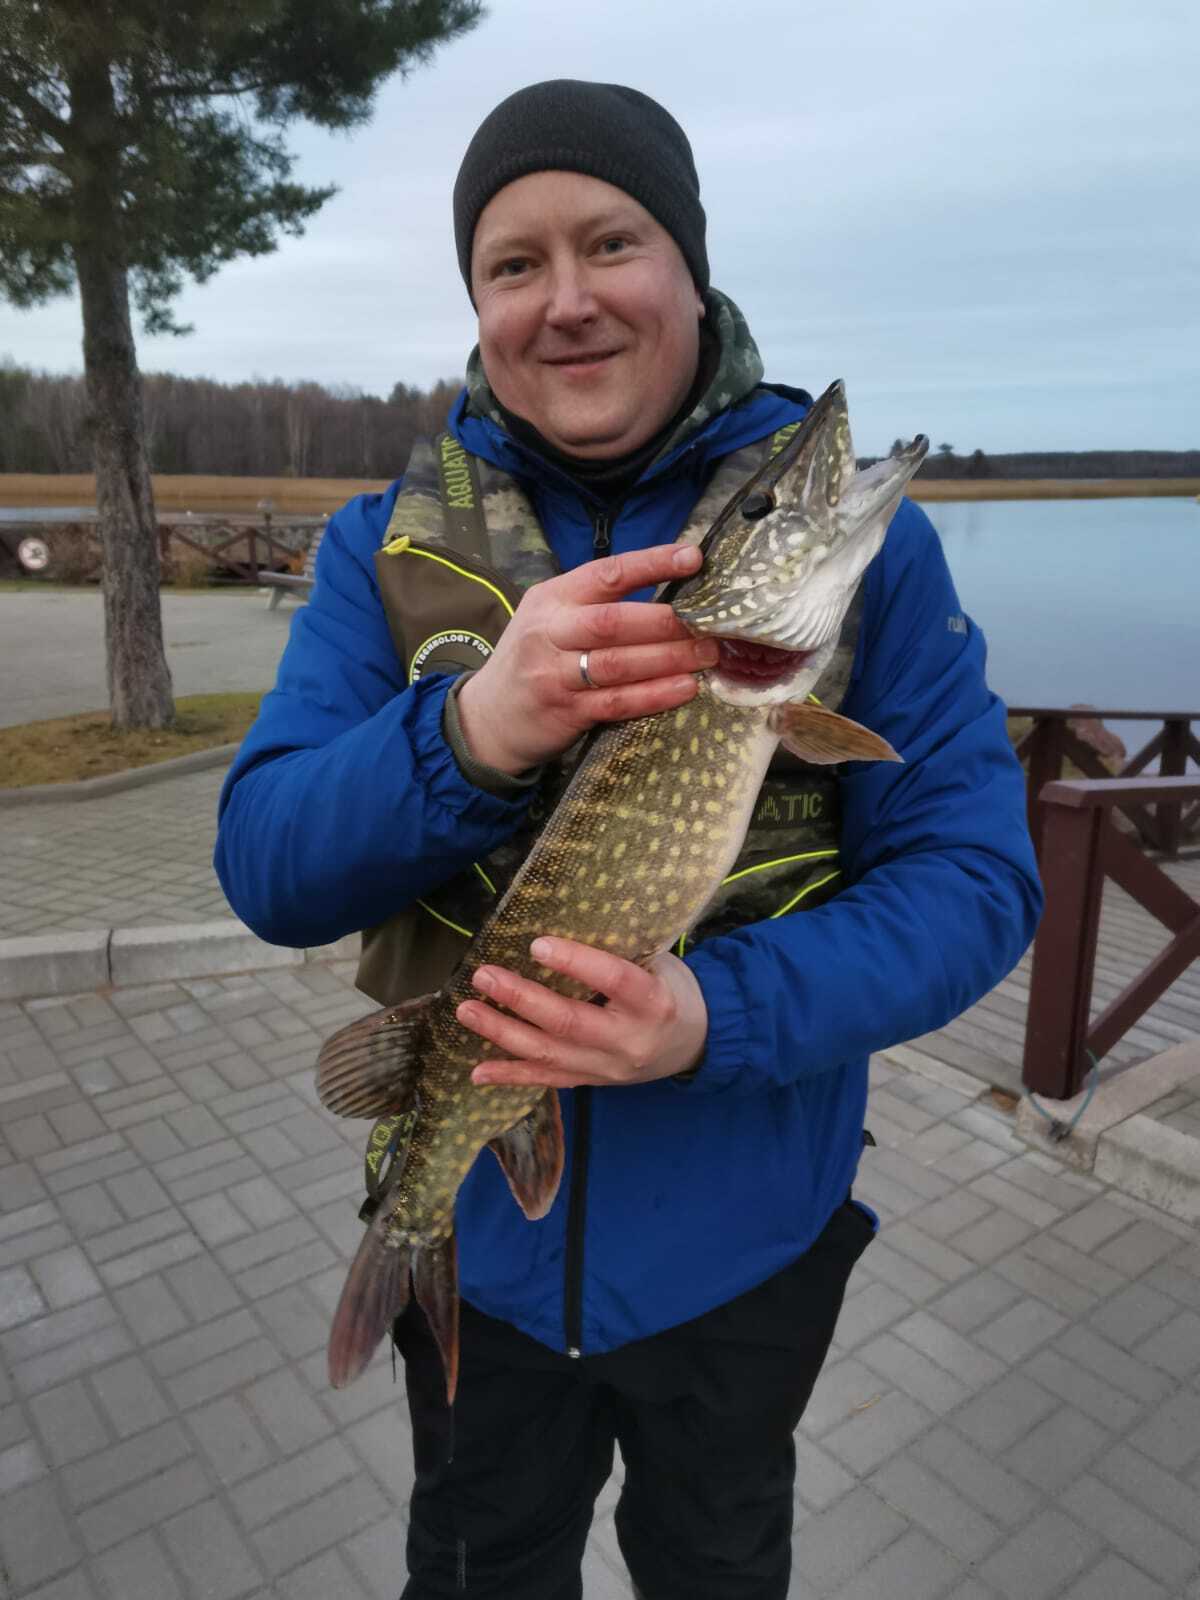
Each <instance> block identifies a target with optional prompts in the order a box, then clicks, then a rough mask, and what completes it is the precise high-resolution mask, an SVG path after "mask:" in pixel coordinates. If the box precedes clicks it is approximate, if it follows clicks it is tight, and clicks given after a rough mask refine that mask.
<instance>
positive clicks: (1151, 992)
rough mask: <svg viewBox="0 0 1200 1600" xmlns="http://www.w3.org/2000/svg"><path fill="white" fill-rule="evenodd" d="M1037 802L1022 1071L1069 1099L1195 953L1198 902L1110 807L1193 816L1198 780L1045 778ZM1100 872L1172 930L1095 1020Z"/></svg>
mask: <svg viewBox="0 0 1200 1600" xmlns="http://www.w3.org/2000/svg"><path fill="white" fill-rule="evenodd" d="M1076 715H1079V713H1076ZM1105 715H1109V713H1105ZM1038 803H1039V811H1040V817H1041V835H1042V837H1041V848H1040V850H1039V859H1040V864H1041V871H1042V882H1043V884H1044V886H1045V890H1046V910H1045V913H1044V915H1043V917H1042V922H1041V926H1040V927H1039V929H1038V934H1037V940H1036V942H1035V943H1034V947H1033V974H1032V979H1031V983H1030V991H1029V1015H1028V1019H1027V1022H1026V1031H1025V1064H1024V1072H1023V1077H1024V1082H1025V1086H1026V1088H1028V1089H1031V1090H1033V1091H1034V1092H1036V1093H1038V1094H1044V1095H1048V1096H1050V1097H1051V1098H1052V1099H1055V1100H1069V1099H1070V1098H1071V1096H1072V1095H1075V1094H1077V1093H1078V1092H1079V1090H1080V1089H1081V1088H1082V1086H1083V1082H1084V1079H1085V1078H1086V1077H1087V1073H1088V1070H1089V1067H1090V1061H1089V1056H1088V1052H1089V1051H1090V1052H1091V1054H1092V1056H1094V1057H1095V1059H1096V1060H1097V1061H1099V1060H1101V1059H1102V1058H1103V1057H1104V1056H1105V1055H1106V1054H1107V1053H1108V1052H1109V1051H1110V1050H1111V1049H1112V1047H1113V1045H1115V1044H1116V1043H1117V1041H1118V1040H1119V1039H1121V1038H1122V1037H1123V1036H1124V1035H1125V1034H1126V1033H1128V1031H1129V1029H1130V1028H1132V1027H1133V1025H1134V1024H1135V1023H1136V1022H1137V1020H1138V1018H1139V1017H1141V1016H1143V1015H1144V1013H1145V1012H1146V1011H1147V1010H1149V1008H1150V1007H1151V1006H1152V1005H1153V1004H1154V1002H1155V1001H1156V1000H1157V999H1158V998H1159V996H1160V995H1162V994H1163V993H1164V991H1165V990H1166V989H1168V988H1169V987H1170V985H1171V984H1172V983H1174V981H1175V979H1176V978H1178V977H1179V975H1180V974H1181V973H1182V972H1184V971H1185V970H1186V969H1187V967H1188V966H1190V964H1191V963H1192V962H1193V961H1195V960H1197V959H1198V958H1200V902H1197V901H1195V900H1193V899H1192V897H1191V895H1189V894H1187V893H1186V892H1185V891H1184V890H1183V889H1181V888H1180V887H1179V885H1178V884H1177V883H1175V882H1174V881H1173V880H1172V879H1171V878H1169V877H1168V876H1167V875H1166V873H1165V872H1163V871H1162V869H1161V868H1160V867H1158V866H1156V865H1155V863H1154V862H1153V861H1151V860H1150V859H1149V857H1148V856H1147V855H1146V854H1145V853H1144V852H1143V850H1142V849H1141V848H1140V847H1139V845H1138V843H1137V842H1136V841H1135V840H1134V839H1132V838H1131V837H1130V836H1128V835H1127V834H1124V833H1121V832H1120V831H1119V830H1118V829H1117V828H1116V827H1114V826H1113V822H1112V812H1113V810H1114V809H1115V808H1117V807H1120V808H1121V809H1122V810H1123V811H1125V812H1126V814H1127V815H1132V816H1138V815H1141V814H1142V813H1143V810H1144V807H1146V806H1147V805H1148V804H1157V805H1158V808H1159V814H1160V816H1161V815H1162V813H1163V811H1164V810H1165V809H1166V808H1167V807H1168V805H1169V806H1170V807H1173V808H1174V810H1175V812H1176V814H1180V813H1182V814H1183V815H1185V816H1187V815H1192V816H1194V815H1195V809H1196V807H1197V805H1198V804H1200V777H1193V778H1183V777H1174V778H1161V777H1160V778H1127V779H1118V778H1113V777H1111V776H1109V777H1106V778H1104V779H1100V780H1092V779H1076V780H1068V781H1065V782H1059V783H1050V784H1047V785H1046V787H1045V788H1043V789H1042V791H1041V794H1040V795H1039V797H1038ZM1189 807H1190V808H1191V810H1190V811H1189V810H1188V809H1187V808H1189ZM1106 877H1108V878H1111V879H1112V880H1113V882H1114V883H1117V884H1119V885H1120V887H1121V888H1122V889H1124V890H1125V892H1126V893H1127V894H1129V895H1132V897H1133V898H1134V899H1135V900H1137V901H1138V902H1139V904H1141V905H1142V906H1144V907H1145V908H1146V910H1147V911H1149V912H1150V914H1151V915H1152V916H1154V917H1156V918H1157V919H1158V921H1159V922H1162V923H1164V924H1165V925H1166V927H1167V928H1168V929H1169V930H1170V932H1171V934H1172V935H1173V937H1172V939H1171V941H1170V943H1169V944H1168V945H1167V946H1166V947H1165V949H1163V950H1161V951H1160V952H1159V953H1158V955H1157V956H1155V957H1154V959H1153V960H1152V961H1151V962H1150V963H1149V965H1148V966H1147V967H1145V968H1144V970H1143V971H1142V972H1141V973H1139V974H1138V976H1137V977H1136V978H1135V979H1134V980H1133V982H1132V983H1130V984H1128V985H1127V986H1126V987H1125V988H1124V989H1123V990H1122V991H1121V993H1120V994H1119V995H1117V997H1116V999H1114V1000H1113V1001H1111V1002H1110V1003H1109V1004H1108V1005H1107V1006H1106V1007H1105V1008H1104V1010H1103V1011H1102V1012H1101V1013H1100V1015H1099V1016H1098V1017H1096V1018H1095V1020H1091V1015H1090V1014H1091V1005H1092V979H1093V974H1094V971H1095V965H1096V938H1097V934H1098V931H1099V924H1100V900H1101V895H1102V891H1103V887H1104V879H1105V878H1106Z"/></svg>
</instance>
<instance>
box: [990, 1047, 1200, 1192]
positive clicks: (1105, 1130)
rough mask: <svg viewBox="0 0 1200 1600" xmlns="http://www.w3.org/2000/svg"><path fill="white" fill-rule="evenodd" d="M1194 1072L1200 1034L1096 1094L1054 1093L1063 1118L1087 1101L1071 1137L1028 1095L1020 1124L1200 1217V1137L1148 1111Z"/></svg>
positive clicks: (1045, 1145)
mask: <svg viewBox="0 0 1200 1600" xmlns="http://www.w3.org/2000/svg"><path fill="white" fill-rule="evenodd" d="M1195 1078H1200V1039H1195V1040H1188V1041H1186V1042H1185V1043H1183V1044H1178V1045H1174V1046H1172V1048H1171V1049H1170V1050H1164V1051H1163V1052H1162V1054H1161V1055H1157V1056H1151V1057H1150V1059H1149V1060H1148V1061H1141V1062H1139V1063H1138V1064H1137V1065H1136V1066H1134V1067H1128V1068H1126V1069H1125V1070H1124V1071H1122V1072H1120V1073H1118V1074H1117V1076H1116V1077H1115V1078H1112V1079H1110V1080H1109V1081H1108V1082H1106V1083H1101V1084H1099V1085H1097V1088H1096V1091H1095V1093H1094V1094H1093V1095H1092V1098H1091V1101H1090V1102H1087V1100H1086V1095H1084V1094H1079V1095H1076V1096H1075V1098H1074V1099H1073V1100H1050V1101H1047V1102H1046V1110H1047V1111H1048V1112H1049V1113H1050V1115H1051V1116H1052V1117H1057V1118H1059V1119H1060V1120H1061V1121H1062V1122H1064V1123H1069V1122H1070V1121H1071V1119H1072V1118H1073V1117H1074V1116H1075V1115H1076V1114H1077V1113H1078V1112H1079V1111H1080V1110H1081V1108H1082V1107H1084V1106H1085V1105H1086V1109H1085V1110H1083V1113H1082V1115H1081V1116H1080V1118H1079V1121H1078V1122H1077V1123H1076V1125H1075V1126H1074V1128H1073V1129H1072V1130H1071V1132H1070V1134H1069V1135H1068V1136H1067V1137H1066V1138H1065V1139H1062V1140H1054V1139H1052V1138H1051V1137H1050V1131H1049V1130H1050V1124H1049V1122H1048V1121H1047V1120H1046V1118H1045V1117H1043V1116H1041V1115H1040V1114H1039V1112H1038V1109H1037V1107H1036V1106H1035V1105H1034V1104H1033V1102H1032V1101H1031V1100H1030V1099H1029V1098H1028V1096H1027V1097H1026V1098H1025V1099H1023V1100H1022V1101H1021V1103H1020V1105H1019V1106H1018V1107H1017V1119H1016V1132H1017V1135H1018V1137H1019V1138H1021V1139H1024V1140H1025V1142H1026V1144H1028V1145H1029V1146H1030V1147H1031V1148H1033V1149H1036V1150H1039V1151H1041V1152H1042V1153H1043V1154H1045V1155H1049V1156H1053V1157H1054V1159H1055V1160H1057V1161H1060V1162H1062V1163H1063V1164H1064V1165H1065V1166H1070V1167H1074V1168H1076V1169H1077V1170H1078V1171H1080V1172H1090V1173H1092V1174H1093V1176H1095V1177H1097V1178H1099V1179H1101V1181H1102V1182H1104V1183H1111V1184H1112V1185H1113V1187H1114V1188H1117V1189H1120V1190H1122V1191H1123V1192H1124V1193H1126V1194H1131V1195H1134V1196H1136V1197H1137V1198H1138V1199H1140V1200H1147V1201H1149V1202H1150V1204H1151V1205H1155V1206H1157V1207H1158V1208H1159V1210H1160V1211H1165V1212H1167V1213H1168V1215H1170V1216H1173V1217H1178V1218H1179V1219H1180V1220H1181V1221H1183V1222H1192V1223H1195V1222H1200V1139H1193V1138H1191V1137H1190V1136H1189V1135H1188V1134H1185V1133H1180V1132H1179V1130H1178V1129H1177V1128H1169V1127H1167V1126H1166V1125H1165V1124H1163V1123H1161V1122H1155V1120H1154V1118H1153V1117H1148V1116H1146V1115H1145V1114H1144V1113H1145V1111H1146V1109H1147V1108H1148V1107H1149V1106H1152V1105H1153V1104H1154V1103H1155V1102H1156V1101H1158V1100H1162V1099H1165V1097H1166V1096H1167V1095H1169V1094H1171V1093H1173V1092H1174V1090H1176V1089H1178V1088H1179V1087H1180V1086H1181V1085H1183V1084H1185V1083H1188V1082H1190V1081H1191V1080H1192V1079H1195Z"/></svg>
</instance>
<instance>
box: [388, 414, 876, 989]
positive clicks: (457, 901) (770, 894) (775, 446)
mask: <svg viewBox="0 0 1200 1600" xmlns="http://www.w3.org/2000/svg"><path fill="white" fill-rule="evenodd" d="M798 426H799V423H798V422H797V423H791V424H789V425H788V426H787V427H785V428H781V429H779V430H778V432H777V433H775V434H773V435H769V436H768V437H767V438H766V439H762V440H759V441H757V442H756V443H754V444H751V445H747V446H745V447H744V448H743V449H741V450H737V451H735V452H734V453H733V454H731V455H729V456H726V457H725V458H724V459H723V460H722V461H721V463H720V464H719V466H718V467H717V470H716V471H715V473H714V474H713V477H712V479H711V480H710V482H709V485H708V487H707V489H706V490H705V491H704V493H703V494H702V495H701V496H700V498H699V500H698V501H697V502H696V504H695V506H694V507H693V510H692V513H691V516H690V518H689V521H688V524H687V527H686V528H685V530H684V531H683V533H682V534H681V536H680V537H681V538H683V539H690V540H691V541H692V542H699V540H700V539H701V538H702V537H703V535H704V534H705V532H707V530H708V528H709V526H710V525H711V523H712V522H713V521H714V520H715V518H716V516H717V514H718V512H719V511H720V510H721V509H722V507H723V506H724V505H725V503H726V501H727V500H729V498H730V497H731V496H732V495H733V494H735V493H736V492H737V491H738V490H739V489H740V488H741V487H742V485H743V484H744V483H745V481H746V480H747V479H748V478H749V477H750V476H751V474H752V473H754V472H756V471H757V470H758V468H759V467H760V466H761V465H762V464H763V462H764V461H765V460H766V459H767V457H768V456H769V455H772V454H774V453H775V451H777V450H779V449H781V448H782V446H783V445H784V443H785V442H786V440H787V438H788V437H789V436H790V434H791V433H793V432H794V431H795V429H796V428H797V427H798ZM375 571H376V576H377V580H378V584H379V592H380V595H381V597H382V600H383V607H384V612H385V614H386V617H387V623H388V628H389V631H390V633H391V637H392V640H393V643H394V644H395V646H396V650H397V653H398V654H399V656H400V659H401V661H402V662H404V664H405V670H406V673H407V676H408V681H409V682H410V683H415V682H416V681H417V679H418V678H420V677H424V676H425V675H426V674H428V673H431V672H446V673H451V674H458V673H462V672H464V671H470V670H473V669H475V668H477V667H480V666H482V665H483V663H484V662H485V661H486V660H487V658H488V656H489V655H490V654H491V653H492V650H493V649H494V648H495V645H496V641H497V640H498V639H499V637H500V635H501V633H502V632H503V631H504V628H505V627H506V626H507V624H508V620H509V618H510V617H511V616H512V615H513V612H514V611H515V610H516V608H517V605H518V603H519V601H520V599H521V596H522V595H523V594H524V592H525V590H526V589H528V588H530V587H531V586H532V585H533V584H535V583H540V582H542V581H544V580H545V579H547V578H552V577H555V576H557V575H558V573H559V571H560V568H559V566H558V562H557V560H556V559H555V556H554V553H553V551H552V550H551V548H550V545H549V543H548V542H547V540H546V536H545V533H544V532H543V530H542V527H541V524H540V523H539V521H538V518H537V515H536V513H535V511H534V509H533V507H532V505H531V504H530V502H529V499H528V497H527V496H526V494H525V492H524V490H523V489H522V488H521V487H520V485H519V483H518V482H517V480H516V479H515V478H513V477H511V476H510V475H509V474H508V473H506V472H503V471H501V469H500V468H498V467H495V466H493V465H492V464H491V463H490V462H489V461H486V460H485V459H484V458H482V457H479V456H474V455H472V454H470V453H469V452H468V451H467V450H465V449H464V448H463V446H462V445H461V444H460V443H459V441H458V440H457V439H456V438H455V437H454V436H453V434H450V433H443V434H441V435H439V436H438V437H437V438H436V439H434V440H432V441H430V440H418V442H417V444H416V445H415V446H414V448H413V452H412V457H411V459H410V461H409V464H408V467H407V469H406V471H405V475H404V482H403V485H402V487H401V489H400V492H399V493H398V495H397V497H396V502H395V507H394V509H393V512H392V516H391V519H390V521H389V523H388V527H387V531H386V533H385V535H384V543H383V546H382V548H381V549H380V550H379V551H378V552H377V553H376V556H375ZM861 616H862V596H861V589H860V590H859V592H858V594H857V595H856V596H855V600H854V602H853V604H852V605H851V607H850V610H849V612H848V613H847V616H846V620H845V622H844V624H843V627H842V632H841V636H840V638H839V640H838V645H837V649H836V651H835V654H834V656H833V659H832V660H831V662H830V664H829V666H828V668H827V669H826V671H825V673H824V674H823V675H822V677H821V679H820V681H819V682H818V683H817V684H816V686H815V687H814V690H813V694H814V695H815V697H816V698H817V699H818V700H819V701H820V703H821V704H822V705H824V706H827V707H828V708H829V709H830V710H833V711H836V710H837V709H838V708H839V706H840V705H841V703H842V699H843V698H844V696H845V693H846V689H847V687H848V685H849V680H850V671H851V667H852V665H853V661H854V651H855V646H856V643H857V638H858V630H859V624H860V620H861ZM570 770H571V759H570V754H569V755H568V757H567V758H566V759H565V760H562V761H557V762H552V763H548V764H547V766H546V768H545V770H544V772H543V775H542V778H541V781H540V784H539V787H538V792H537V793H536V794H535V796H534V798H533V800H532V802H531V804H530V808H529V812H528V815H527V818H526V821H525V822H524V824H523V825H522V826H521V828H519V829H518V831H517V833H516V834H515V835H514V836H513V837H511V838H510V839H508V840H507V841H506V842H505V843H504V844H502V845H501V846H500V847H499V848H498V849H496V850H494V851H493V852H492V853H491V854H490V855H489V856H487V857H486V858H485V859H484V860H482V861H478V862H475V863H474V864H473V866H472V868H471V869H470V870H469V871H466V872H459V873H457V874H455V875H454V876H452V877H451V878H450V879H448V880H447V881H446V882H445V883H443V884H441V885H440V886H439V887H438V888H437V889H436V890H435V891H432V892H431V893H429V894H427V895H426V896H425V897H424V898H423V899H421V900H418V901H416V902H414V903H413V904H411V905H409V906H406V907H405V908H404V909H403V910H402V911H399V912H397V913H396V915H394V916H392V917H390V918H389V919H388V921H387V922H385V923H382V924H380V925H379V926H378V927H375V928H370V929H367V930H365V931H364V934H363V951H362V957H361V960H360V963H359V969H358V978H357V982H358V987H359V988H360V989H362V990H363V991H364V992H365V993H366V994H369V995H371V996H372V997H373V998H374V999H375V1000H377V1001H378V1002H379V1003H380V1004H381V1005H396V1004H398V1003H399V1002H400V1001H402V1000H406V999H409V998H411V997H412V996H414V995H420V994H428V993H430V992H431V991H433V990H435V989H438V988H440V987H441V985H442V984H443V983H444V982H445V981H446V979H447V978H448V977H449V976H450V974H451V973H452V972H453V971H454V969H455V967H456V966H457V965H458V963H459V961H460V960H461V959H462V956H463V953H464V951H465V950H466V948H467V944H468V942H469V941H470V939H471V937H472V936H473V934H474V933H475V931H476V930H477V929H478V928H479V927H480V925H481V924H482V922H483V921H484V919H485V918H486V917H487V916H488V914H489V912H490V911H491V909H492V908H493V906H494V905H495V904H496V902H497V900H498V899H499V897H500V896H501V895H502V894H503V893H504V891H505V889H506V888H507V887H508V884H509V883H510V882H511V880H512V878H513V876H514V875H515V873H516V871H517V869H518V867H519V866H520V865H521V863H522V862H523V861H524V859H525V857H526V856H527V855H528V853H529V849H530V846H531V845H532V843H533V840H534V838H535V836H536V834H537V831H538V829H539V827H540V825H541V823H542V822H543V821H544V819H545V817H546V816H547V815H548V814H549V812H550V811H551V810H552V809H553V807H554V805H555V804H556V803H557V800H558V798H559V796H560V795H561V794H562V791H563V789H564V788H565V787H566V781H567V779H568V777H569V775H570ZM839 834H840V805H839V785H838V777H837V770H836V768H830V767H818V766H813V765H810V764H809V763H806V762H802V761H799V760H797V759H796V757H794V756H792V755H790V754H789V753H788V752H787V751H785V750H784V749H783V748H782V746H781V747H780V749H779V751H778V752H777V753H776V755H775V757H774V759H773V760H772V762H771V766H770V768H769V770H768V772H767V776H766V778H765V779H764V781H763V785H762V788H761V790H760V791H759V796H758V801H757V804H756V805H755V808H754V813H753V816H752V818H751V821H750V827H749V830H748V831H747V834H746V839H745V842H744V844H743V846H742V850H741V853H740V854H739V856H738V858H737V860H736V861H735V863H734V865H733V868H732V870H731V871H730V872H729V874H728V876H727V877H726V878H725V880H724V882H723V883H722V884H721V887H720V889H719V891H718V893H717V895H716V896H715V898H714V899H713V901H712V903H711V904H710V906H709V907H708V909H707V911H706V912H705V914H704V916H703V918H702V919H701V921H700V922H699V923H698V924H697V926H696V927H695V928H694V929H692V930H691V931H690V932H689V933H688V934H687V935H686V936H685V937H684V938H683V939H681V940H680V941H679V944H678V946H677V947H676V949H677V952H678V953H679V954H683V953H684V952H685V950H686V949H688V948H690V947H691V946H692V945H693V944H697V943H699V942H700V941H702V940H703V939H706V938H711V937H712V936H713V935H714V934H720V933H728V932H730V931H731V930H732V929H734V928H738V927H742V926H743V925H745V924H747V923H751V922H760V921H763V920H765V919H767V918H769V917H781V916H784V915H785V914H788V913H790V912H792V911H801V910H808V909H811V908H812V907H814V906H818V905H822V904H823V903H824V902H825V901H826V900H829V899H830V898H831V897H832V896H833V895H835V894H836V893H837V892H838V889H839V887H840V886H841V883H840V865H839V859H838V845H839Z"/></svg>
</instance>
